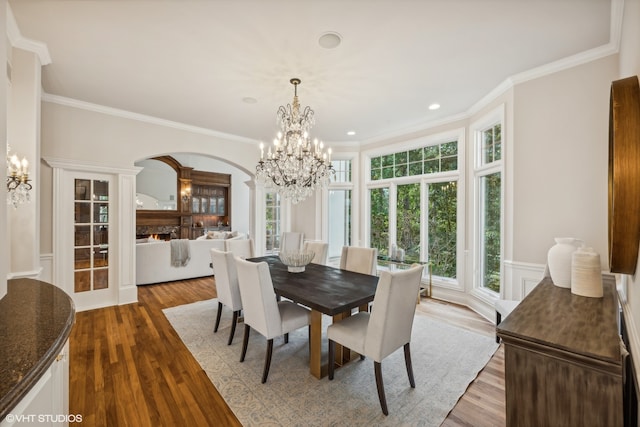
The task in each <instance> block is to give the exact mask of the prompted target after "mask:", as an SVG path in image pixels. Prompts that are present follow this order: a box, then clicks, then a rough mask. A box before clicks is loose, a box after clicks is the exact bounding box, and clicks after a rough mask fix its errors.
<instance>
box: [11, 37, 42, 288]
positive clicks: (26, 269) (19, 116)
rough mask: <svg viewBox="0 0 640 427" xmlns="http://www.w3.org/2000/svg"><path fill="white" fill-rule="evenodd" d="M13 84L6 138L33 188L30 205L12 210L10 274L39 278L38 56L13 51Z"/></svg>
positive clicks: (39, 91) (39, 83)
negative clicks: (26, 167)
mask: <svg viewBox="0 0 640 427" xmlns="http://www.w3.org/2000/svg"><path fill="white" fill-rule="evenodd" d="M11 57H12V69H13V72H12V83H11V89H10V91H9V104H8V110H7V139H8V143H9V145H11V149H12V153H14V154H16V155H17V156H18V157H19V158H20V159H22V158H23V157H24V158H25V159H26V160H27V161H28V162H29V178H30V179H31V181H32V182H31V183H32V185H33V189H32V190H31V191H30V197H31V202H30V203H25V204H21V205H18V206H17V207H15V208H13V207H12V208H10V209H9V212H8V217H9V231H8V235H9V237H10V239H11V248H12V250H11V258H10V259H11V261H10V270H11V275H12V276H15V277H37V276H38V275H39V274H40V245H39V239H38V235H39V234H40V221H39V212H40V210H39V207H38V200H39V194H40V188H39V164H40V162H39V160H40V96H41V92H42V85H41V78H40V74H41V68H42V67H41V64H40V59H39V58H38V55H36V54H35V53H33V52H29V51H26V50H22V49H18V48H13V50H12V55H11Z"/></svg>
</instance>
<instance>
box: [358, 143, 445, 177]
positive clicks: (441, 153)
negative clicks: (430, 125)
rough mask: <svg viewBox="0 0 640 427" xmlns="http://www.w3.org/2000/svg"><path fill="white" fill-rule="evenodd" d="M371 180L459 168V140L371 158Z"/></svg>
mask: <svg viewBox="0 0 640 427" xmlns="http://www.w3.org/2000/svg"><path fill="white" fill-rule="evenodd" d="M370 165H371V180H372V181H378V180H381V179H391V178H401V177H404V176H415V175H423V174H429V173H437V172H446V171H455V170H457V169H458V141H451V142H445V143H443V144H438V145H430V146H428V147H422V148H416V149H413V150H406V151H398V152H397V153H393V154H385V155H383V156H378V157H373V158H371V163H370Z"/></svg>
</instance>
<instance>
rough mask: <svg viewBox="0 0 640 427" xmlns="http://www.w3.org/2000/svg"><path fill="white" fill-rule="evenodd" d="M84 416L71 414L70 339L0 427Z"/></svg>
mask: <svg viewBox="0 0 640 427" xmlns="http://www.w3.org/2000/svg"><path fill="white" fill-rule="evenodd" d="M81 416H82V415H77V416H76V415H72V414H69V341H67V342H66V343H65V345H64V347H63V348H62V351H61V352H60V354H58V356H57V357H56V359H55V360H54V361H53V363H52V364H51V366H50V367H49V369H47V370H46V372H45V373H44V375H42V377H41V378H40V379H39V380H38V382H37V383H36V384H35V385H34V386H33V388H31V390H29V392H28V393H27V395H26V396H25V397H24V399H22V400H21V401H20V403H18V404H17V405H16V407H15V408H13V409H12V410H11V412H9V414H7V416H6V417H5V418H4V420H2V422H1V423H0V427H10V426H16V427H17V426H19V427H26V426H38V427H48V426H52V427H53V426H55V427H59V426H67V425H69V421H72V424H73V421H76V422H80V421H81V418H80V419H78V418H77V417H81Z"/></svg>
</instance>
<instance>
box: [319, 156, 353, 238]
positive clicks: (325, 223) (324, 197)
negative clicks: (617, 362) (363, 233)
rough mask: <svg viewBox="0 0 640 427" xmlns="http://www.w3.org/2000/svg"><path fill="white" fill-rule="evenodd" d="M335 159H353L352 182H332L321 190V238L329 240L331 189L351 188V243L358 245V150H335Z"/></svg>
mask: <svg viewBox="0 0 640 427" xmlns="http://www.w3.org/2000/svg"><path fill="white" fill-rule="evenodd" d="M332 157H333V160H349V161H351V182H330V183H329V185H328V186H327V188H323V189H322V192H321V196H320V197H321V201H320V203H321V206H322V209H321V215H320V233H319V235H320V236H321V239H322V240H323V241H325V242H328V241H329V191H330V190H350V191H351V236H350V237H351V244H352V245H354V246H358V245H357V243H356V242H358V239H357V236H358V230H359V226H360V219H359V218H360V211H359V209H358V203H356V201H357V200H359V199H358V198H359V194H358V187H359V186H358V179H360V169H359V167H358V166H359V162H358V159H359V154H358V153H356V152H333V154H332Z"/></svg>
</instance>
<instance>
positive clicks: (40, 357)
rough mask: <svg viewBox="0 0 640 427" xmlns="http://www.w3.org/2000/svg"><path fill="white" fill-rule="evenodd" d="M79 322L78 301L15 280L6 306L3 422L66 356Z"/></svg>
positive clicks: (0, 320) (0, 389) (0, 359)
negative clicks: (65, 349) (66, 346)
mask: <svg viewBox="0 0 640 427" xmlns="http://www.w3.org/2000/svg"><path fill="white" fill-rule="evenodd" d="M74 322H75V306H74V304H73V300H72V299H71V298H70V297H69V296H68V295H67V294H66V293H65V292H64V291H63V290H62V289H60V288H58V287H57V286H54V285H52V284H50V283H46V282H42V281H39V280H34V279H12V280H9V281H8V282H7V294H6V295H5V296H4V297H3V298H2V299H1V300H0V420H3V419H4V417H5V416H6V415H7V414H8V413H9V412H10V411H11V410H12V409H13V408H14V407H15V406H16V405H17V404H18V402H20V400H22V398H24V396H25V395H26V394H27V393H28V392H29V390H31V388H32V387H33V386H34V385H35V384H36V383H37V382H38V380H39V379H40V377H42V375H43V374H44V373H45V372H46V371H47V369H48V368H49V367H50V366H51V364H52V363H53V362H54V361H55V359H56V356H57V355H58V354H59V353H60V351H61V350H62V348H63V347H64V344H65V343H66V341H67V339H68V338H69V334H70V333H71V328H72V327H73V324H74Z"/></svg>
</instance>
